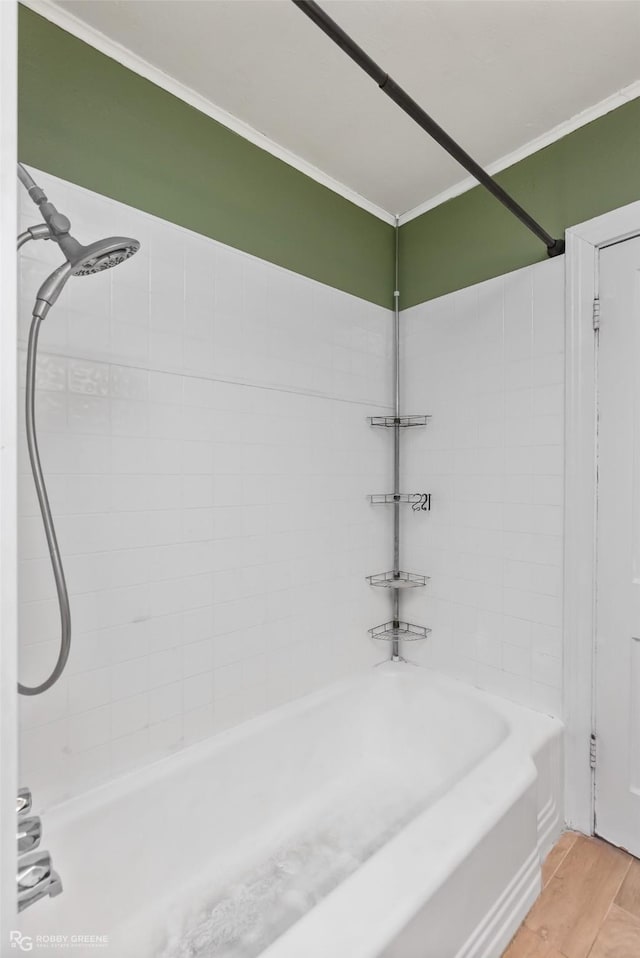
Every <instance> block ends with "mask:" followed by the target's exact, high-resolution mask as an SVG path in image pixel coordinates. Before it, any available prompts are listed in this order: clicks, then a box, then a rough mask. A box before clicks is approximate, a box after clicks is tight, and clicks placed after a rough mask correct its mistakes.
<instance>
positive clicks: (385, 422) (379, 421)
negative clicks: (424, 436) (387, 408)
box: [367, 416, 431, 428]
mask: <svg viewBox="0 0 640 958" xmlns="http://www.w3.org/2000/svg"><path fill="white" fill-rule="evenodd" d="M367 419H368V420H369V422H370V424H371V425H372V426H386V427H387V428H392V427H394V426H401V427H402V428H406V427H408V426H426V425H427V423H428V422H429V420H430V419H431V416H367Z"/></svg>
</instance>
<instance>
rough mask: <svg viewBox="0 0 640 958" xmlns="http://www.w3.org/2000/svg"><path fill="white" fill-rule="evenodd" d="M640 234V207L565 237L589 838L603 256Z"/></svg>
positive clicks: (574, 701)
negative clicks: (598, 302)
mask: <svg viewBox="0 0 640 958" xmlns="http://www.w3.org/2000/svg"><path fill="white" fill-rule="evenodd" d="M637 235H640V201H639V202H636V203H630V204H629V205H628V206H623V207H621V208H620V209H617V210H613V211H612V212H610V213H605V214H603V215H602V216H597V217H595V218H594V219H591V220H588V221H587V222H585V223H581V224H579V225H578V226H573V227H571V229H569V230H567V234H566V241H567V248H566V263H565V265H566V310H565V312H566V328H565V500H564V507H565V520H564V542H565V545H564V622H563V626H564V666H563V671H564V689H563V694H564V721H565V725H566V735H565V819H566V822H567V824H568V825H569V826H570V827H572V828H575V829H578V830H579V831H581V832H584V833H585V834H587V835H591V834H593V831H594V820H595V819H594V815H595V792H594V780H595V776H594V771H593V769H592V767H591V735H592V733H593V732H594V712H595V691H594V690H595V647H596V646H595V629H596V617H595V605H596V573H597V555H596V532H597V525H596V523H597V431H596V398H597V356H598V333H597V331H596V330H594V322H593V304H594V300H595V299H596V297H597V295H598V266H599V251H600V249H601V248H602V247H604V246H610V245H611V244H612V243H617V242H621V241H622V240H625V239H631V238H632V237H633V236H637Z"/></svg>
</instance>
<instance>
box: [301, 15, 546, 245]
mask: <svg viewBox="0 0 640 958" xmlns="http://www.w3.org/2000/svg"><path fill="white" fill-rule="evenodd" d="M292 2H293V3H295V5H296V7H299V9H300V10H302V12H303V13H304V14H306V16H307V17H309V19H310V20H312V21H313V23H315V24H316V26H317V27H319V28H320V29H321V30H322V32H323V33H326V35H327V36H328V37H329V38H330V39H331V40H333V42H334V43H336V44H337V45H338V46H339V47H340V49H341V50H344V52H345V53H346V54H347V56H349V57H351V59H352V60H353V61H354V62H355V63H357V64H358V66H359V67H361V68H362V69H363V70H364V72H365V73H368V74H369V76H370V77H371V79H372V80H375V81H376V83H377V84H378V86H379V87H380V89H381V90H382V91H383V93H386V94H387V96H388V97H389V98H390V99H392V100H393V102H394V103H396V104H397V105H398V106H399V107H400V109H401V110H404V112H405V113H406V114H407V115H408V116H410V117H411V118H412V119H413V120H415V122H416V123H417V124H418V126H421V127H422V129H423V130H425V131H426V132H427V133H428V134H429V136H431V137H433V139H434V140H435V141H436V143H439V144H440V146H442V147H443V148H444V149H445V150H446V151H447V153H448V154H449V155H450V156H452V157H453V158H454V160H457V161H458V163H460V165H461V166H463V167H464V168H465V170H467V172H468V173H471V175H472V176H473V177H475V179H476V180H477V181H478V182H479V183H480V184H481V185H482V186H484V187H485V189H487V190H489V192H490V193H491V194H492V195H493V196H495V198H496V199H497V200H499V201H500V203H502V205H503V206H505V207H506V208H507V209H508V210H509V212H511V213H513V215H514V216H516V217H517V218H518V219H519V220H520V222H521V223H523V224H524V225H525V226H526V227H527V229H529V230H531V232H532V233H534V234H535V236H537V237H538V239H539V240H542V242H543V243H544V245H545V246H546V247H547V253H548V255H549V256H559V255H560V254H561V253H564V240H563V239H554V238H553V236H551V234H550V233H547V231H546V230H545V229H543V227H542V226H540V224H539V223H538V222H537V221H536V220H534V218H533V217H532V216H530V215H529V213H527V211H526V210H525V209H523V208H522V207H521V206H520V204H519V203H517V202H516V201H515V200H514V199H513V197H512V196H510V195H509V193H507V191H506V190H504V189H503V188H502V187H501V186H500V184H499V183H497V182H496V180H494V178H493V177H492V176H490V175H489V173H487V172H486V170H484V169H483V168H482V167H481V166H480V165H479V164H478V163H476V161H475V160H474V159H473V157H471V156H469V154H468V153H467V152H466V150H463V149H462V147H461V146H459V145H458V144H457V143H456V141H455V140H453V139H452V138H451V137H450V136H449V134H448V133H446V132H445V130H443V129H442V127H441V126H439V124H438V123H436V121H435V120H434V119H432V118H431V117H430V116H429V114H428V113H425V111H424V110H423V109H422V107H421V106H419V105H418V104H417V103H416V101H415V100H413V99H412V98H411V97H410V96H409V94H408V93H406V92H405V91H404V90H403V89H402V87H401V86H399V85H398V84H397V83H396V82H395V80H394V79H393V78H392V77H390V76H389V74H388V73H385V71H384V70H383V69H382V67H379V66H378V64H377V63H376V62H375V60H372V59H371V57H370V56H369V55H368V54H367V53H365V52H364V50H363V49H362V47H359V46H358V44H357V43H356V42H355V41H354V40H352V39H351V37H350V36H349V35H348V33H345V31H344V30H343V29H342V27H340V26H338V24H337V23H336V22H335V20H332V19H331V17H330V16H329V15H328V14H327V13H325V12H324V10H323V9H322V7H321V6H319V4H317V3H315V0H292Z"/></svg>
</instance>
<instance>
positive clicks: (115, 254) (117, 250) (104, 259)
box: [58, 234, 140, 276]
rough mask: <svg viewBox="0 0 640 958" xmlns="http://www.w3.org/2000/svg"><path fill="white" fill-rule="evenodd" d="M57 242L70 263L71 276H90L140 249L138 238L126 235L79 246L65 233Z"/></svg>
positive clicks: (109, 267) (117, 263)
mask: <svg viewBox="0 0 640 958" xmlns="http://www.w3.org/2000/svg"><path fill="white" fill-rule="evenodd" d="M58 242H59V245H60V248H61V250H62V252H63V253H64V255H65V256H66V257H67V262H68V263H69V264H70V265H71V275H72V276H92V275H93V274H94V273H101V272H102V271H103V270H105V269H111V267H112V266H119V265H120V263H124V261H125V260H126V259H129V257H130V256H133V254H134V253H137V252H138V250H139V249H140V243H139V242H138V240H135V239H129V238H128V237H126V236H109V237H107V239H103V240H98V241H97V242H96V243H91V244H90V245H89V246H81V245H80V243H78V242H77V241H76V240H74V238H73V237H72V236H69V235H68V234H67V236H65V237H62V236H61V237H60V238H59V241H58Z"/></svg>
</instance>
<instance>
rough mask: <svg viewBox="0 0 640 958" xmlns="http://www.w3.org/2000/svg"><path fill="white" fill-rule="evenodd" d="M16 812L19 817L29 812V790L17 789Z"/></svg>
mask: <svg viewBox="0 0 640 958" xmlns="http://www.w3.org/2000/svg"><path fill="white" fill-rule="evenodd" d="M16 811H17V813H18V815H19V816H20V815H28V814H29V812H30V811H31V789H30V788H20V789H18V797H17V801H16Z"/></svg>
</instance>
